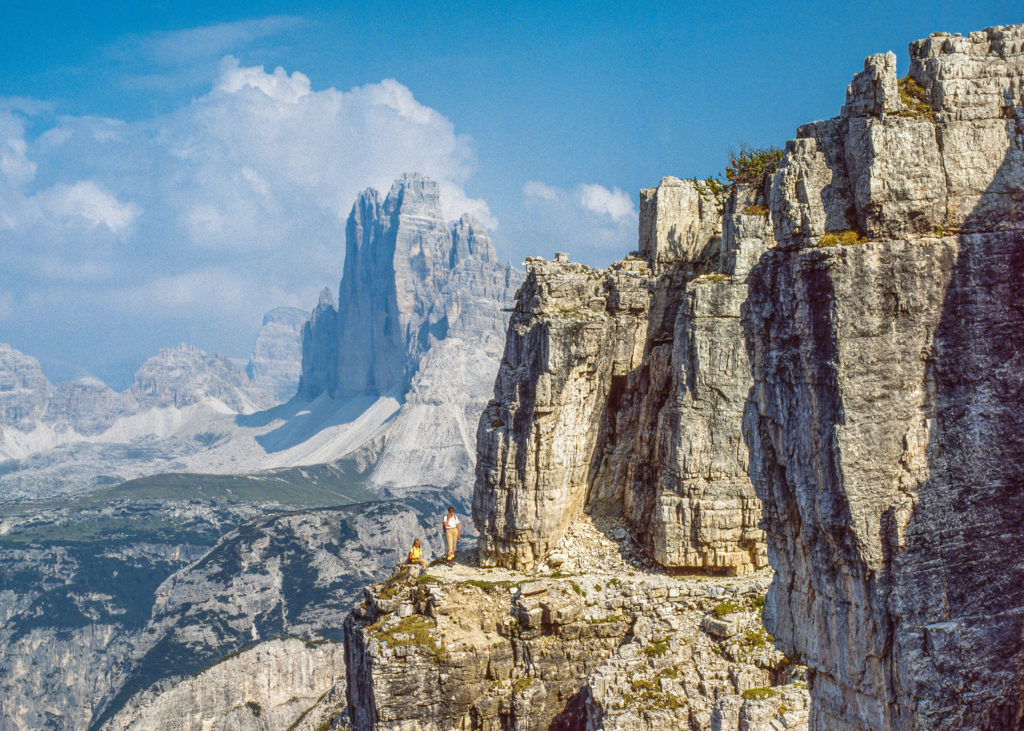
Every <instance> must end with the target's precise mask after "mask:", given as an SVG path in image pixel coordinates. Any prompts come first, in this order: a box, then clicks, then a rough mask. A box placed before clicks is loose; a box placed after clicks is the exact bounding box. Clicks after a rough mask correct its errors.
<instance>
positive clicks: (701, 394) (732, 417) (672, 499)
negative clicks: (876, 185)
mask: <svg viewBox="0 0 1024 731" xmlns="http://www.w3.org/2000/svg"><path fill="white" fill-rule="evenodd" d="M641 198H642V205H641V220H640V252H641V254H643V255H644V256H645V257H647V258H627V259H626V260H624V261H622V262H617V263H616V264H613V265H612V266H611V267H610V268H609V269H607V270H604V271H600V270H594V269H590V268H588V267H585V266H582V265H579V264H573V263H571V262H568V261H567V258H565V257H562V256H561V255H560V256H559V257H556V260H555V261H554V262H545V261H543V260H530V261H529V262H528V263H529V264H530V272H529V275H528V277H527V281H526V283H525V284H524V286H523V288H522V289H521V290H520V292H519V294H518V296H517V300H516V307H515V311H514V313H513V316H512V320H511V322H510V325H509V331H508V338H507V340H506V346H505V355H504V357H503V359H502V364H501V368H500V370H499V373H498V379H497V382H496V384H495V391H494V399H493V400H492V401H491V402H490V403H489V404H488V406H487V409H486V410H485V411H484V413H483V415H482V417H481V419H480V426H479V430H478V435H477V443H478V458H477V481H476V486H475V491H474V498H473V516H474V520H475V522H476V525H477V527H478V529H479V530H480V534H481V538H480V543H479V550H480V559H481V561H482V562H483V563H484V564H485V565H493V564H500V565H504V566H510V567H515V568H530V567H532V566H533V565H535V564H536V563H538V562H539V561H540V560H542V559H543V557H544V555H545V554H546V553H547V552H548V551H549V550H550V548H551V546H552V545H554V543H556V542H557V541H558V539H559V538H560V537H561V535H562V532H563V531H564V530H565V527H566V526H567V525H568V524H569V523H571V522H572V521H573V520H575V519H576V518H577V517H578V516H579V515H580V513H581V512H583V511H584V510H587V511H590V512H595V513H611V514H621V515H623V516H624V517H625V518H626V520H627V522H628V524H629V525H630V528H631V529H632V531H633V533H634V535H635V536H636V537H638V538H639V539H640V540H642V541H643V543H644V544H645V545H646V546H647V548H648V550H649V551H650V553H651V555H652V556H653V557H654V558H655V559H656V560H657V561H658V562H659V563H661V564H662V565H663V566H666V567H673V568H699V569H708V570H722V571H727V572H730V573H735V574H739V573H744V572H746V571H749V570H751V569H753V568H756V567H759V566H764V565H765V564H766V562H767V559H766V556H765V550H764V543H763V534H762V533H761V531H760V529H759V528H758V520H759V515H760V502H759V500H758V499H757V497H756V496H755V494H754V491H753V487H752V486H751V484H750V480H749V477H748V476H747V463H748V457H747V450H746V445H745V443H744V442H743V439H742V434H741V429H740V424H741V415H742V412H743V406H744V403H745V401H746V398H747V394H748V391H749V388H750V367H749V363H748V361H747V356H746V352H745V349H744V347H743V340H742V332H741V330H740V325H739V315H740V306H741V304H742V302H743V301H744V299H745V298H746V285H745V284H744V283H743V278H744V277H745V275H746V272H747V270H748V269H749V266H750V265H751V264H752V263H753V262H755V261H756V260H757V256H758V255H759V254H760V253H761V252H763V251H764V250H765V248H766V247H768V246H771V245H773V243H774V242H773V240H772V237H771V231H770V228H769V225H768V223H767V220H766V218H765V216H764V215H763V214H762V213H760V212H755V213H748V212H747V211H748V209H749V208H750V207H751V206H753V205H755V204H758V203H760V204H763V203H764V202H765V191H764V190H763V189H762V188H761V187H753V188H750V187H748V188H738V189H736V190H735V191H734V192H733V193H732V195H731V197H730V198H729V199H728V200H723V199H721V198H720V197H716V194H715V192H714V191H712V190H710V189H709V188H708V187H707V186H706V185H705V184H703V183H697V182H693V181H681V180H678V179H676V178H666V179H664V180H663V181H662V183H661V185H660V186H659V187H658V188H657V189H653V190H649V191H644V192H643V193H642V195H641ZM757 210H758V211H760V210H761V209H757Z"/></svg>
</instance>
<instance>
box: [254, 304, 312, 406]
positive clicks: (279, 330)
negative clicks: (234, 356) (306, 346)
mask: <svg viewBox="0 0 1024 731" xmlns="http://www.w3.org/2000/svg"><path fill="white" fill-rule="evenodd" d="M308 319H309V314H308V313H307V312H306V311H305V310H300V309H298V308H296V307H275V308H274V309H273V310H271V311H270V312H268V313H267V314H265V315H264V316H263V324H262V325H260V329H259V332H257V333H256V342H255V343H253V346H252V353H251V354H250V356H249V364H248V365H247V366H246V369H245V370H246V373H247V374H248V376H249V378H251V379H252V381H253V383H255V384H256V386H257V387H258V388H260V389H261V390H263V391H266V392H267V393H269V394H270V395H271V396H272V397H273V399H274V403H284V402H285V401H287V400H288V399H290V398H292V397H293V396H294V395H295V392H296V390H297V389H298V385H299V376H300V375H301V373H300V372H301V370H302V330H303V328H304V327H305V324H306V321H307V320H308Z"/></svg>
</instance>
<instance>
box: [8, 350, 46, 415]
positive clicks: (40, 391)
mask: <svg viewBox="0 0 1024 731" xmlns="http://www.w3.org/2000/svg"><path fill="white" fill-rule="evenodd" d="M49 399H50V382H49V381H48V380H46V376H44V375H43V369H42V368H41V367H40V366H39V361H37V360H36V359H35V358H32V357H31V356H27V355H25V354H24V353H21V352H20V351H17V350H15V349H14V348H12V347H11V346H9V345H7V344H6V343H0V424H8V425H11V426H14V427H16V428H18V429H21V430H25V431H27V430H30V429H31V428H32V427H33V426H35V423H36V422H37V421H38V419H39V418H40V417H41V416H42V415H43V412H44V411H45V410H46V404H47V402H48V401H49Z"/></svg>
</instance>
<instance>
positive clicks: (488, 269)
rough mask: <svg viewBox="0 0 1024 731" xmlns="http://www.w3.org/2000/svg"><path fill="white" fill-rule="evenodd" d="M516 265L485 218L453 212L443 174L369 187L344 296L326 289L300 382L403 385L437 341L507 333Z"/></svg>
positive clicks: (370, 387) (349, 255)
mask: <svg viewBox="0 0 1024 731" xmlns="http://www.w3.org/2000/svg"><path fill="white" fill-rule="evenodd" d="M517 275H518V272H515V270H512V269H511V268H510V267H509V266H508V265H507V264H504V263H502V262H501V261H499V260H498V257H497V255H496V254H495V252H494V246H493V244H492V243H491V240H490V238H489V237H488V236H487V233H486V231H485V230H484V229H483V226H481V224H480V223H479V222H478V221H476V220H475V219H473V218H472V217H471V216H469V215H465V216H463V217H462V218H461V219H460V220H459V221H458V222H456V223H454V224H452V225H449V224H448V223H447V222H446V221H445V219H444V216H443V215H442V213H441V202H440V190H439V186H438V184H437V183H436V182H435V181H433V180H430V179H428V178H425V177H423V176H422V175H418V174H412V173H410V174H406V175H404V176H402V177H401V178H399V179H398V180H396V181H395V184H394V185H393V186H392V187H391V190H390V192H389V193H388V195H387V197H382V196H381V195H380V193H378V192H377V191H376V190H374V189H372V188H370V189H367V190H366V191H364V192H363V193H361V194H360V196H359V198H358V199H357V200H356V202H355V204H354V205H353V206H352V212H351V213H350V214H349V217H348V223H347V225H346V229H345V268H344V272H343V274H342V279H341V285H340V286H339V290H338V302H337V306H335V304H334V302H333V301H331V298H330V296H329V295H328V296H326V297H325V296H321V299H320V304H319V305H318V307H317V310H316V311H315V312H314V317H313V319H312V320H311V321H310V323H309V325H308V326H307V327H306V329H305V331H304V333H303V366H302V378H301V383H300V392H301V393H303V394H304V395H306V396H307V397H310V398H312V397H316V396H318V395H319V394H321V393H327V394H329V395H331V396H332V397H335V398H344V397H348V396H354V395H361V394H367V393H372V394H387V393H391V394H397V395H401V394H404V393H405V392H406V391H407V390H408V388H409V385H410V382H411V379H412V377H413V376H414V375H415V373H416V371H417V368H418V366H419V361H420V359H421V358H422V357H423V355H424V354H425V353H426V352H427V351H428V350H429V349H430V348H431V346H432V345H434V344H435V343H437V342H439V341H442V340H444V339H445V338H447V337H450V336H455V337H460V338H463V339H468V338H471V337H477V336H483V335H485V334H492V335H495V336H498V337H501V336H502V335H503V334H504V330H505V318H504V317H503V316H502V313H501V311H500V310H501V308H502V307H503V306H504V303H506V302H508V301H510V300H511V296H512V293H513V292H514V291H515V288H516V287H517V286H518V284H519V281H520V280H519V277H518V276H517ZM520 276H521V275H520Z"/></svg>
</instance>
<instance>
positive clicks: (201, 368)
mask: <svg viewBox="0 0 1024 731" xmlns="http://www.w3.org/2000/svg"><path fill="white" fill-rule="evenodd" d="M128 392H129V393H130V394H131V396H132V397H133V398H134V399H135V400H136V401H137V402H138V404H139V408H140V409H143V410H145V409H151V408H158V407H167V406H174V407H177V408H182V407H184V406H190V405H191V404H195V403H198V402H199V401H201V400H203V399H204V398H213V399H217V400H218V401H220V402H222V403H223V404H224V405H225V406H226V407H227V408H228V409H230V410H231V411H234V412H237V413H243V414H244V413H249V412H252V411H257V410H259V409H261V408H266V407H267V406H270V405H271V403H270V399H269V398H267V396H266V394H263V393H261V392H260V391H259V389H258V388H256V387H255V386H254V385H253V383H252V382H251V381H250V379H249V377H248V376H247V375H246V374H245V371H244V370H242V369H241V368H239V367H238V366H236V365H235V364H234V363H232V362H231V361H230V360H228V359H227V358H225V357H223V356H220V355H208V354H206V353H204V352H203V351H202V350H200V349H199V348H196V347H195V346H192V345H185V344H182V345H179V346H178V347H177V348H164V349H163V350H161V351H160V353H159V354H158V355H156V356H154V357H152V358H150V359H149V360H147V361H146V362H145V363H143V364H142V367H141V368H139V370H138V371H136V373H135V380H134V381H133V382H132V385H131V388H129V389H128Z"/></svg>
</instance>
